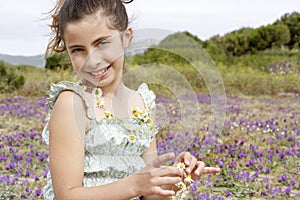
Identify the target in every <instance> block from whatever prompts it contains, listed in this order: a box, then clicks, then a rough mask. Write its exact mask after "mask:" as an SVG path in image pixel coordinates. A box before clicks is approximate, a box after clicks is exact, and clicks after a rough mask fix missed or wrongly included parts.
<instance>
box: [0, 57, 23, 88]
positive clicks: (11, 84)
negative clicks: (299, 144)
mask: <svg viewBox="0 0 300 200" xmlns="http://www.w3.org/2000/svg"><path fill="white" fill-rule="evenodd" d="M24 83H25V78H24V76H23V75H22V74H20V73H19V71H18V69H17V68H15V67H14V66H11V65H9V64H7V63H5V62H3V61H0V92H1V93H5V92H13V91H15V90H17V89H19V88H21V87H22V86H23V85H24Z"/></svg>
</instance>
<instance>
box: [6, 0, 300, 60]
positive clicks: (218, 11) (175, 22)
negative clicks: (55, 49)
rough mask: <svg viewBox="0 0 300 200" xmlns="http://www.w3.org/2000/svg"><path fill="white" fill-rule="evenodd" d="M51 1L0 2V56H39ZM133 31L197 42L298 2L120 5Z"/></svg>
mask: <svg viewBox="0 0 300 200" xmlns="http://www.w3.org/2000/svg"><path fill="white" fill-rule="evenodd" d="M54 3H55V0H0V53H2V54H9V55H25V56H31V55H38V54H42V53H44V52H45V48H46V46H47V43H48V40H49V32H50V29H49V27H48V26H47V24H49V23H50V21H49V20H47V19H45V18H46V17H47V14H46V13H47V12H49V11H50V10H51V8H52V7H53V6H54ZM126 8H127V10H128V15H129V18H130V21H131V25H132V27H133V29H143V28H158V29H159V28H163V29H167V30H170V31H173V32H177V31H189V32H190V33H192V34H194V35H196V36H197V37H199V38H200V39H202V40H206V39H209V38H210V37H212V36H214V35H217V34H218V35H224V34H226V33H228V32H231V31H233V30H237V29H240V28H242V27H251V28H257V27H259V26H263V25H268V24H271V23H273V22H274V21H276V20H277V19H279V18H280V17H281V16H283V15H284V14H286V13H292V12H294V11H297V12H300V1H299V0H251V1H250V0H134V1H133V2H132V3H131V4H129V5H126Z"/></svg>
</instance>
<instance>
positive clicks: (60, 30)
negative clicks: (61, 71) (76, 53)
mask: <svg viewBox="0 0 300 200" xmlns="http://www.w3.org/2000/svg"><path fill="white" fill-rule="evenodd" d="M132 1H133V0H126V1H125V0H123V1H122V0H57V3H56V5H55V7H54V8H53V10H52V11H51V14H50V15H51V18H52V24H50V28H51V30H52V38H51V40H50V42H49V44H48V46H47V52H46V54H47V55H49V54H52V53H53V52H63V51H65V50H66V46H65V44H64V39H63V35H64V29H65V27H66V25H67V24H68V23H70V22H76V21H80V20H81V19H82V18H83V17H84V16H86V15H92V14H95V13H97V12H100V14H101V15H102V16H104V17H107V19H109V24H108V26H110V28H113V29H115V30H119V31H125V30H126V28H127V27H128V15H127V12H126V9H125V6H124V3H131V2H132Z"/></svg>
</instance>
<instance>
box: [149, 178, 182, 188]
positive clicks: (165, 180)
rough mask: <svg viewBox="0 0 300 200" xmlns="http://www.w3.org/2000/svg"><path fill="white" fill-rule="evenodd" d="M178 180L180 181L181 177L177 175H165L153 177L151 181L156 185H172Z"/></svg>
mask: <svg viewBox="0 0 300 200" xmlns="http://www.w3.org/2000/svg"><path fill="white" fill-rule="evenodd" d="M180 181H181V178H180V177H178V176H177V177H168V176H165V177H156V178H153V179H152V181H151V183H152V184H153V185H156V186H163V185H174V184H177V183H179V182H180Z"/></svg>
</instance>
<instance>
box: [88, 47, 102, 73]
mask: <svg viewBox="0 0 300 200" xmlns="http://www.w3.org/2000/svg"><path fill="white" fill-rule="evenodd" d="M102 60H103V59H102V56H101V54H100V53H99V52H97V51H92V52H91V53H89V55H88V56H87V57H86V60H85V64H84V66H85V67H88V68H90V69H96V68H98V67H99V66H100V65H101V63H102Z"/></svg>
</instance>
